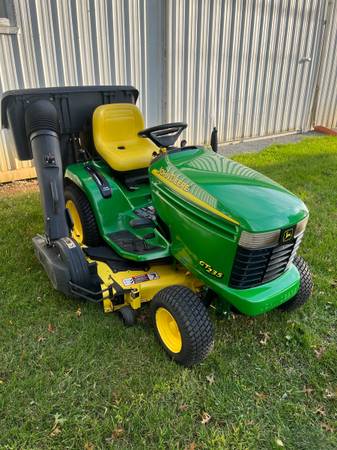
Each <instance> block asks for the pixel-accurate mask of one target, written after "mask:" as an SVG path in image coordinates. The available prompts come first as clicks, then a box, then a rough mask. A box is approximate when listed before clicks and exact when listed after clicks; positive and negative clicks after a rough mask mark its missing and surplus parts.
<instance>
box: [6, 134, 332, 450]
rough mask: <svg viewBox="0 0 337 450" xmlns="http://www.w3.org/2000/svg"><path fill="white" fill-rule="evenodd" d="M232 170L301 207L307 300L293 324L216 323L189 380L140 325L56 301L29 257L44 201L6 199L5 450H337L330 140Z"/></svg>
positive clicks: (282, 318)
mask: <svg viewBox="0 0 337 450" xmlns="http://www.w3.org/2000/svg"><path fill="white" fill-rule="evenodd" d="M235 159H237V160H238V161H240V162H242V163H244V164H246V165H248V166H251V167H253V168H255V169H257V170H259V171H261V172H262V173H264V174H266V175H268V176H270V177H271V178H273V179H275V180H277V181H278V182H280V183H282V184H284V185H285V186H287V187H288V188H289V189H290V190H291V191H293V192H294V193H296V194H297V195H298V196H300V197H301V198H302V199H303V200H304V201H305V202H306V204H307V205H308V207H309V209H310V213H311V217H310V222H309V225H308V229H307V232H306V236H305V239H304V242H303V244H302V246H301V249H300V254H301V255H302V256H304V258H306V260H307V261H308V262H309V264H310V266H311V268H312V272H313V277H314V283H315V289H314V294H313V296H312V299H311V301H310V302H309V303H308V304H307V305H306V306H305V307H304V308H303V309H301V310H299V311H297V312H295V313H292V314H288V315H287V314H282V313H280V312H279V311H273V312H272V313H269V314H267V315H264V316H260V317H257V318H254V319H252V318H249V317H245V316H234V317H232V318H231V319H229V320H219V319H217V318H216V317H215V316H214V315H213V314H212V319H213V321H214V325H215V348H214V351H213V353H212V354H211V355H210V356H209V358H208V359H207V360H206V361H205V362H204V363H203V364H201V365H199V366H198V367H195V368H193V369H185V368H182V367H180V366H178V365H176V364H175V363H173V362H172V361H170V360H169V359H168V357H167V356H166V354H165V353H164V351H163V350H162V349H161V347H160V345H159V343H158V342H157V341H156V340H155V337H154V334H153V330H152V327H151V324H150V322H149V320H148V319H145V320H142V321H140V323H139V324H138V325H137V326H136V327H133V328H125V327H124V326H123V325H122V323H121V322H120V320H119V318H118V317H117V315H114V314H111V315H104V314H103V312H102V309H101V307H100V306H99V305H94V304H89V303H85V302H80V301H76V300H73V299H69V298H66V297H65V296H63V295H61V294H59V293H57V292H55V291H53V290H52V287H51V285H50V283H49V281H48V279H47V276H46V275H45V273H44V271H43V270H42V268H41V267H40V265H39V264H38V262H37V260H36V259H35V257H34V254H33V249H32V245H31V237H32V236H33V235H35V234H36V233H40V232H42V230H43V222H42V212H41V208H40V204H39V197H38V193H34V192H33V193H32V192H30V193H25V194H23V195H20V194H16V195H14V194H8V195H7V194H6V193H3V194H2V195H1V198H0V208H1V231H0V264H1V269H0V289H1V304H0V449H1V450H2V449H67V448H70V449H87V450H93V449H106V448H118V449H190V450H193V449H277V448H282V446H284V448H287V449H305V450H308V449H314V450H321V449H324V450H326V449H336V448H337V436H336V428H337V413H336V411H337V407H336V406H337V344H336V342H337V341H336V339H337V331H336V323H337V313H336V305H337V301H336V297H337V268H336V258H337V240H336V234H337V233H336V232H337V225H336V224H337V204H336V201H337V194H336V192H337V139H335V138H314V139H307V140H304V141H302V142H300V143H297V144H290V145H282V146H272V147H270V148H269V149H267V150H265V151H263V152H261V153H259V154H249V155H248V154H247V155H240V156H239V157H237V158H235ZM207 415H209V416H210V418H209V417H208V416H207ZM203 419H206V420H203ZM203 421H204V422H207V423H206V424H205V423H202V422H203Z"/></svg>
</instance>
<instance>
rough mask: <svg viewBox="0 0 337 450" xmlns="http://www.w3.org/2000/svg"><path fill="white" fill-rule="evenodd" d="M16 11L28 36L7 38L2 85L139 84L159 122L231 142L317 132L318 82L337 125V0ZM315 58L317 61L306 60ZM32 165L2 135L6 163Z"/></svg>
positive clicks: (66, 3)
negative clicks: (313, 115)
mask: <svg viewBox="0 0 337 450" xmlns="http://www.w3.org/2000/svg"><path fill="white" fill-rule="evenodd" d="M327 4H329V8H330V9H329V13H327V12H326V11H327V10H326V7H327V6H326V5H327ZM14 7H15V12H16V16H17V25H18V27H19V33H18V34H17V35H0V92H3V91H5V90H9V89H16V88H24V87H25V88H28V87H39V86H42V85H49V86H53V85H82V84H97V83H101V84H133V85H135V86H136V87H137V88H138V89H139V90H140V99H139V106H140V108H141V109H142V110H143V112H144V115H145V118H146V122H147V124H149V125H153V124H155V123H158V122H164V121H175V120H184V121H186V122H188V124H189V128H188V129H187V130H186V132H185V133H184V137H186V138H187V139H188V141H189V142H190V143H195V142H197V143H203V142H209V137H210V133H211V130H212V127H213V126H214V125H217V127H218V131H219V141H220V142H221V141H233V140H238V139H243V138H249V137H255V136H262V135H271V134H277V133H281V132H285V131H289V130H297V129H308V128H309V127H310V125H311V123H310V120H311V114H310V112H311V109H312V104H313V103H315V102H314V100H313V98H314V92H315V89H316V85H318V88H319V90H318V98H317V108H316V123H319V124H322V125H326V126H336V125H337V107H336V106H337V89H336V85H337V58H336V57H335V55H336V51H337V2H336V1H335V0H334V1H330V2H329V3H326V2H321V1H319V0H313V1H311V2H308V1H306V0H284V1H282V0H228V1H226V2H224V1H222V0H169V1H166V0H118V1H114V0H14ZM324 16H326V17H327V18H328V22H327V31H326V34H325V35H324V38H325V39H326V43H325V44H324V45H323V43H322V42H323V34H322V29H323V28H322V25H323V19H324ZM322 45H323V46H324V51H322V50H321V49H322ZM305 56H310V57H311V58H312V62H311V63H308V62H303V63H299V60H300V59H301V58H303V57H305ZM320 58H321V65H320V61H319V59H320ZM319 73H320V78H321V79H319V80H318V75H319ZM30 166H31V163H30V162H20V161H18V160H17V159H16V158H15V156H14V149H13V143H12V142H10V139H9V137H8V135H7V133H5V132H4V131H1V133H0V170H1V171H3V172H4V171H8V170H16V169H18V168H23V167H24V168H26V167H30Z"/></svg>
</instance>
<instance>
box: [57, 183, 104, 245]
mask: <svg viewBox="0 0 337 450" xmlns="http://www.w3.org/2000/svg"><path fill="white" fill-rule="evenodd" d="M64 197H65V201H66V202H67V201H68V200H72V201H73V203H74V204H75V206H76V209H77V211H78V213H79V216H80V219H81V224H82V228H83V244H85V245H88V246H91V247H97V246H99V245H100V244H101V243H102V238H101V235H100V233H99V230H98V226H97V223H96V218H95V216H94V213H93V212H92V209H91V206H90V203H89V201H88V199H87V197H86V196H85V194H84V193H83V192H82V191H81V190H80V189H79V188H78V187H77V186H75V185H73V184H68V185H66V187H65V190H64Z"/></svg>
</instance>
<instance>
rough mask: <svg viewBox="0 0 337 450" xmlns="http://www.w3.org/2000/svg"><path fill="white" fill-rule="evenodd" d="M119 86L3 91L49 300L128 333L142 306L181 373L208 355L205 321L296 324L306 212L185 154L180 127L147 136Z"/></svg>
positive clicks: (303, 297) (280, 192)
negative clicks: (40, 228) (38, 213)
mask: <svg viewBox="0 0 337 450" xmlns="http://www.w3.org/2000/svg"><path fill="white" fill-rule="evenodd" d="M137 97H138V91H137V90H136V89H134V88H133V87H129V86H97V87H68V88H45V89H31V90H21V91H11V92H8V93H6V94H5V95H4V96H3V98H2V105H1V106H2V126H3V127H4V128H9V130H10V131H11V133H12V135H13V138H14V142H15V146H16V149H17V155H18V158H19V159H20V160H30V159H33V160H34V164H35V168H36V173H37V177H38V182H39V187H40V192H41V199H42V206H43V211H44V233H43V234H41V235H38V236H35V237H34V238H33V245H34V249H35V253H36V256H37V258H38V259H39V261H40V262H41V264H42V266H43V267H44V269H45V271H46V272H47V274H48V277H49V278H50V281H51V283H52V285H53V286H54V288H55V289H58V290H59V291H62V292H63V293H64V294H66V295H68V296H75V297H80V298H84V299H87V300H88V301H93V302H97V303H102V304H103V308H104V311H105V312H113V311H119V313H120V314H121V316H122V318H123V320H124V322H125V323H126V324H127V325H132V324H134V323H135V321H136V314H137V311H138V310H139V309H140V308H141V307H143V306H144V305H145V304H146V303H149V302H150V310H151V315H152V319H153V324H154V328H155V331H156V334H157V336H158V338H159V340H160V342H161V344H162V345H163V347H164V348H165V350H166V351H167V352H168V353H169V355H170V356H171V357H172V358H173V359H175V360H176V361H177V362H179V363H181V364H183V365H186V366H191V365H193V364H196V363H198V362H200V361H201V360H202V359H203V358H205V357H206V356H207V354H208V353H209V352H210V350H211V349H212V346H213V331H212V324H211V321H210V319H209V316H208V311H207V307H208V306H210V305H213V306H216V308H217V309H218V310H219V309H220V310H221V309H223V310H225V309H226V308H228V307H229V306H231V307H232V308H234V309H235V311H237V312H240V313H243V314H247V315H249V316H255V315H257V314H262V313H265V312H267V311H270V310H272V309H274V308H280V309H281V310H292V309H295V308H297V307H299V306H301V305H303V304H304V303H305V302H306V301H307V299H308V298H309V297H310V294H311V288H312V282H311V275H310V271H309V269H308V267H307V265H306V263H305V262H304V260H303V259H302V258H300V257H298V256H296V252H297V250H298V247H299V245H300V242H301V239H302V237H303V233H304V231H305V227H306V224H307V221H308V210H307V208H306V206H305V205H304V203H303V202H302V201H301V200H299V199H298V198H297V197H296V196H295V195H293V194H291V193H290V192H289V191H287V190H286V189H285V188H283V187H282V186H280V185H279V184H277V183H275V182H273V181H272V180H270V179H269V178H267V177H265V176H263V175H261V174H259V173H257V172H255V171H254V170H251V169H249V168H248V167H244V166H242V165H240V164H238V163H236V162H234V161H232V160H230V159H227V158H225V157H223V156H221V155H219V154H218V153H217V152H216V150H217V145H216V135H215V134H213V136H212V144H213V149H208V148H203V147H200V146H188V145H186V142H184V141H181V143H180V144H178V145H177V144H176V143H177V141H178V138H179V136H180V135H181V133H182V132H183V130H184V129H185V128H186V126H187V125H186V124H185V123H182V122H178V123H169V124H165V125H159V126H155V127H152V128H144V121H143V117H142V114H141V112H140V111H139V109H138V108H137V106H136V101H137Z"/></svg>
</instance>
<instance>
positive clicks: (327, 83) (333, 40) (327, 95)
mask: <svg viewBox="0 0 337 450" xmlns="http://www.w3.org/2000/svg"><path fill="white" fill-rule="evenodd" d="M327 27H328V29H327V33H326V48H325V52H324V54H323V55H322V70H321V73H322V77H321V79H320V80H319V81H318V83H319V85H318V88H319V94H318V100H317V110H316V117H315V118H314V120H315V124H317V125H324V126H327V127H333V128H336V127H337V58H336V54H337V2H336V1H330V2H329V9H328V14H327Z"/></svg>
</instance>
